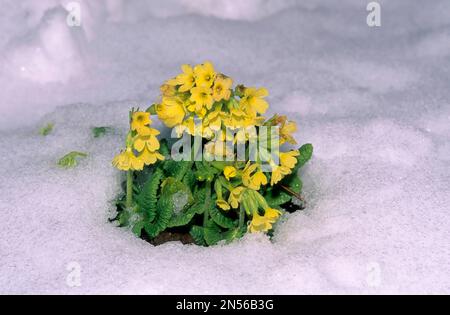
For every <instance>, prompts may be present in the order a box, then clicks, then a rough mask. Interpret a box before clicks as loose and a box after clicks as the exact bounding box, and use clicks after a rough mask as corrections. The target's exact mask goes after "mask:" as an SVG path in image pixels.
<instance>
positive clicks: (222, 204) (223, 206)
mask: <svg viewBox="0 0 450 315" xmlns="http://www.w3.org/2000/svg"><path fill="white" fill-rule="evenodd" d="M216 205H217V206H218V207H220V208H221V209H223V210H230V205H229V204H228V202H226V201H225V200H223V199H217V201H216Z"/></svg>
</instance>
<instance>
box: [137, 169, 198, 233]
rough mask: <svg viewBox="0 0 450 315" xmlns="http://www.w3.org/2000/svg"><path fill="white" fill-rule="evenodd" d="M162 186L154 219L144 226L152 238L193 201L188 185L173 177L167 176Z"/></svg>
mask: <svg viewBox="0 0 450 315" xmlns="http://www.w3.org/2000/svg"><path fill="white" fill-rule="evenodd" d="M162 186H163V188H162V191H161V196H160V197H159V200H158V202H157V204H156V217H155V220H154V222H152V223H149V222H146V224H145V226H144V228H145V231H146V232H147V233H148V235H149V236H150V237H152V238H153V237H156V236H157V235H158V234H159V233H161V232H162V231H164V230H165V229H166V228H167V227H168V226H169V223H170V221H171V218H172V216H173V215H174V214H175V215H179V214H181V213H184V212H183V211H184V210H185V209H186V208H187V207H189V206H190V205H191V204H192V203H193V201H194V198H193V197H192V193H191V190H190V189H189V187H187V186H186V185H185V184H183V183H182V182H180V181H178V180H176V179H175V178H173V177H169V178H167V179H166V180H165V181H164V182H163V183H162Z"/></svg>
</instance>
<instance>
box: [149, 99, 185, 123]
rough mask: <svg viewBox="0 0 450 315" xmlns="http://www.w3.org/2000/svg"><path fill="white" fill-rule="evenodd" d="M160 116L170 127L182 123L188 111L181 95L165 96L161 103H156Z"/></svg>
mask: <svg viewBox="0 0 450 315" xmlns="http://www.w3.org/2000/svg"><path fill="white" fill-rule="evenodd" d="M156 114H157V115H158V118H159V119H160V120H161V121H162V122H163V123H164V124H165V125H166V126H167V127H169V128H173V127H174V126H176V125H178V124H180V123H181V122H182V121H183V119H184V116H185V114H186V111H185V109H184V104H183V101H182V99H181V98H179V97H163V99H162V102H161V104H158V105H156Z"/></svg>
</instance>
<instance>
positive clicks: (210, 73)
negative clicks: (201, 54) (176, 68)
mask: <svg viewBox="0 0 450 315" xmlns="http://www.w3.org/2000/svg"><path fill="white" fill-rule="evenodd" d="M194 76H195V84H196V85H197V86H198V87H207V88H209V87H211V85H212V84H213V82H214V79H215V77H216V72H215V71H214V66H213V65H212V64H211V63H210V62H208V61H207V62H205V63H204V64H201V65H197V66H195V67H194Z"/></svg>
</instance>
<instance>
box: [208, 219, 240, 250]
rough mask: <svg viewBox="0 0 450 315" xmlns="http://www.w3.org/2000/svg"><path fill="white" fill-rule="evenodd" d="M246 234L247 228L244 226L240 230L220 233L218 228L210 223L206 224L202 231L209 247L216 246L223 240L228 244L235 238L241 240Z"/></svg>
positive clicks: (235, 229) (234, 229)
mask: <svg viewBox="0 0 450 315" xmlns="http://www.w3.org/2000/svg"><path fill="white" fill-rule="evenodd" d="M246 232H247V227H245V226H243V227H241V228H238V227H236V228H233V229H229V230H228V231H225V232H222V231H221V229H220V227H219V226H218V225H217V224H215V223H214V222H212V221H210V222H208V224H207V226H206V227H205V228H204V229H203V235H204V238H205V241H206V244H207V245H209V246H211V245H216V244H217V243H219V242H220V241H223V240H225V241H226V242H227V243H229V242H231V241H233V240H235V239H237V238H241V237H242V236H243V235H244V234H245V233H246Z"/></svg>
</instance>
